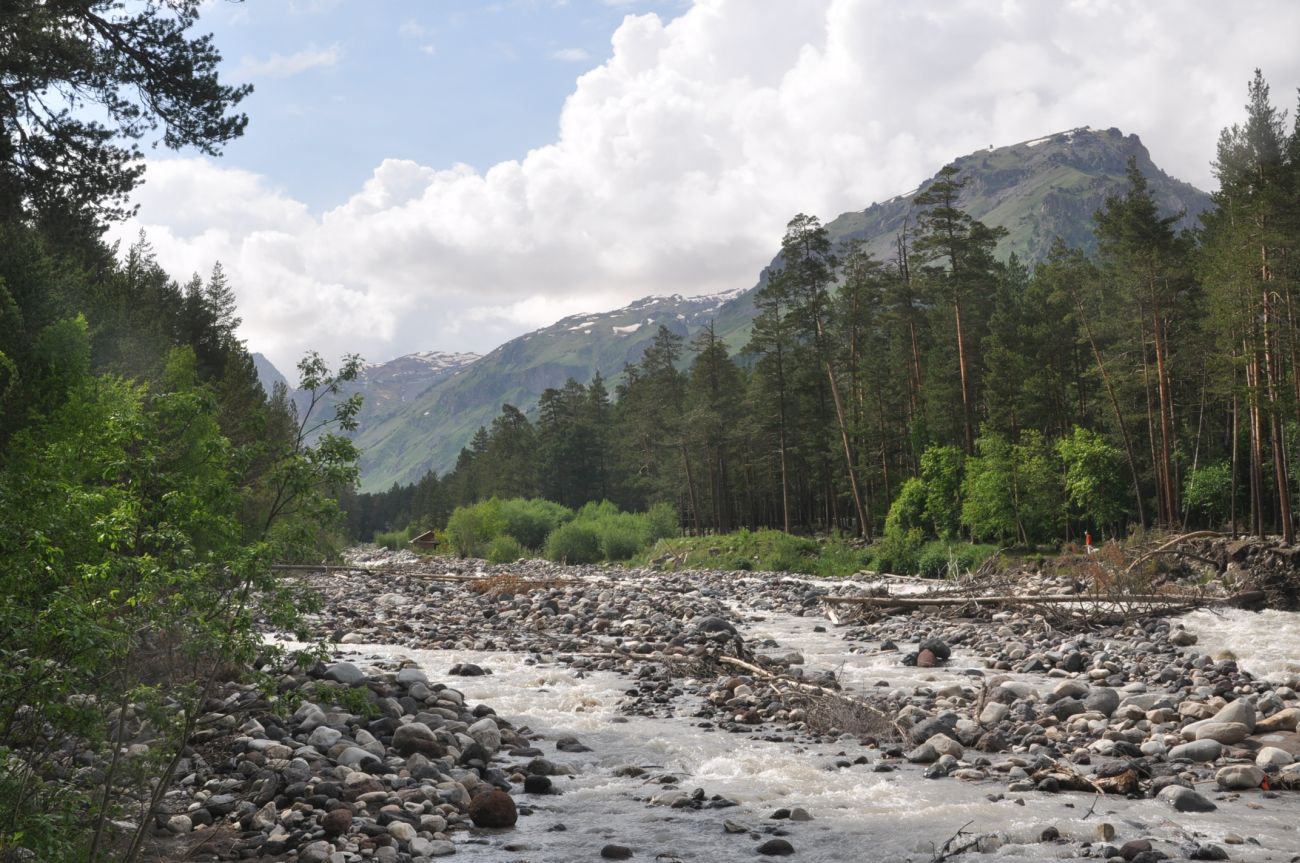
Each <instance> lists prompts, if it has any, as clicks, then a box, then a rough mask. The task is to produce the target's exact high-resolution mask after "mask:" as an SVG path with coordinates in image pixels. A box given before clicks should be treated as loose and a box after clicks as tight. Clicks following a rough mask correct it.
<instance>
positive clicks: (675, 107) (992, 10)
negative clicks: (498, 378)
mask: <svg viewBox="0 0 1300 863" xmlns="http://www.w3.org/2000/svg"><path fill="white" fill-rule="evenodd" d="M198 29H199V30H200V31H202V32H212V33H213V36H214V42H215V44H216V46H217V48H218V49H219V50H220V51H221V53H222V55H223V58H224V59H223V63H222V75H223V79H225V80H226V81H227V82H229V83H245V82H247V83H251V84H253V85H254V88H255V90H254V93H253V95H252V96H250V97H249V98H247V99H246V100H245V101H244V102H243V103H242V104H241V106H240V107H241V109H242V110H243V111H245V112H246V113H247V114H248V116H249V124H248V129H247V131H246V133H245V135H244V137H243V138H241V139H239V140H237V141H235V142H233V143H232V144H230V145H229V146H228V147H227V148H226V150H225V152H224V154H223V155H222V156H221V157H220V158H215V159H214V158H210V157H203V156H198V155H196V154H194V153H187V152H184V151H182V152H179V153H174V152H170V151H167V150H165V149H162V148H158V149H151V150H148V151H147V153H146V156H147V162H148V166H147V172H146V180H145V183H144V185H142V186H141V187H140V188H139V189H138V190H137V192H136V194H135V202H136V203H137V204H138V207H139V210H138V213H137V215H136V217H135V218H133V219H131V220H130V221H128V222H125V223H122V224H119V225H117V226H115V227H114V229H113V231H112V234H111V238H115V239H120V240H122V243H123V247H125V245H127V244H129V243H130V242H131V241H133V240H134V239H135V237H136V236H137V235H138V233H139V231H140V230H142V229H143V230H144V231H145V234H146V236H147V238H148V240H149V242H150V244H151V245H152V247H153V249H154V252H155V254H156V256H157V258H158V261H159V262H160V263H161V264H162V266H163V267H164V268H166V269H167V270H168V272H170V273H172V274H173V275H174V276H175V277H176V278H177V279H179V280H185V279H188V278H189V276H190V275H191V274H192V273H196V272H197V273H200V274H204V275H206V274H207V273H209V272H210V271H211V269H212V265H213V263H214V262H216V261H220V262H221V263H222V265H223V267H224V268H225V270H226V273H227V276H228V278H229V281H230V283H231V286H232V287H233V289H234V291H235V294H236V297H237V299H238V302H239V312H240V315H241V317H242V318H243V324H242V325H241V328H240V335H241V337H243V338H244V339H245V341H246V343H247V345H248V347H249V349H250V350H252V351H259V352H261V353H264V354H266V355H267V356H268V357H269V358H270V359H271V360H272V362H274V363H275V364H276V366H277V367H279V368H280V369H281V370H284V371H287V370H291V369H292V368H293V366H294V365H295V364H296V362H297V360H298V359H299V358H300V357H301V356H302V355H303V354H304V352H306V351H308V350H316V351H319V352H320V353H321V354H322V355H324V356H325V357H326V358H327V359H330V360H336V359H337V358H338V357H340V356H341V355H343V354H344V353H359V354H361V355H362V356H363V357H364V358H365V359H367V360H369V361H375V362H382V361H385V360H388V359H392V358H393V357H396V356H400V355H403V354H407V353H413V352H416V351H427V350H441V351H476V352H479V353H485V352H487V351H489V350H491V349H492V348H494V347H496V346H497V345H499V344H501V343H503V342H505V341H507V340H509V339H511V338H513V337H515V336H518V335H521V334H523V333H526V332H529V331H531V330H534V329H537V328H539V327H543V326H546V325H548V324H550V323H553V322H554V321H556V320H558V319H559V318H561V317H564V316H566V315H569V314H579V313H583V312H597V311H604V310H609V309H614V308H617V307H620V306H622V305H626V304H627V303H629V302H631V301H633V300H635V299H639V298H641V297H644V296H647V295H650V294H672V293H680V294H685V295H688V296H689V295H696V294H708V293H714V292H718V291H722V290H731V289H736V288H746V287H749V286H751V285H753V284H754V282H755V281H756V279H757V276H758V273H759V271H760V270H761V269H762V267H763V266H764V265H765V264H767V263H768V262H769V261H770V260H771V258H772V255H773V254H774V252H775V251H776V249H777V248H778V247H779V245H780V239H781V235H782V233H783V231H784V227H785V224H786V222H787V221H789V219H790V218H791V217H792V216H793V215H795V214H796V213H799V212H805V213H810V214H813V215H816V216H818V217H820V218H821V219H822V220H823V221H829V220H830V219H832V218H834V217H835V216H836V215H838V214H840V213H842V212H846V211H849V210H861V209H863V208H865V207H867V206H868V205H870V204H871V203H872V202H874V201H877V200H884V199H887V198H890V197H893V196H894V195H897V194H899V193H902V192H906V191H909V190H911V189H913V188H915V187H916V186H917V185H918V184H919V183H921V182H922V181H924V180H925V179H926V178H928V177H929V176H931V175H933V174H934V172H935V171H937V170H938V169H939V168H940V167H942V166H943V165H945V164H946V163H948V162H950V161H952V160H953V159H955V158H956V157H958V156H961V155H964V154H966V153H969V152H972V151H974V150H976V149H980V148H983V147H989V146H994V145H996V146H1002V145H1006V144H1012V143H1016V142H1019V141H1023V140H1026V139H1030V138H1037V137H1041V136H1043V135H1046V134H1049V133H1052V132H1057V131H1062V130H1066V129H1071V128H1075V127H1079V126H1093V127H1097V128H1109V127H1112V126H1115V127H1118V128H1120V129H1121V130H1123V131H1124V132H1125V133H1136V134H1138V135H1139V136H1141V138H1142V140H1143V142H1144V143H1145V144H1146V145H1147V147H1148V148H1149V149H1150V151H1151V154H1152V157H1153V159H1154V160H1155V162H1156V164H1157V165H1159V166H1160V167H1162V168H1163V169H1164V170H1165V171H1167V172H1168V173H1170V174H1173V175H1174V176H1176V177H1178V178H1180V179H1183V180H1186V181H1188V182H1191V183H1193V184H1194V185H1196V186H1199V187H1200V188H1202V189H1206V190H1213V188H1214V187H1215V181H1214V177H1213V170H1212V160H1213V158H1214V149H1215V144H1216V141H1217V139H1218V135H1219V132H1220V131H1221V130H1222V129H1223V128H1224V127H1226V126H1229V125H1231V124H1232V123H1235V122H1239V121H1240V120H1241V119H1242V118H1243V116H1244V111H1243V105H1244V103H1245V100H1246V84H1247V81H1248V80H1249V79H1250V77H1251V76H1252V74H1253V70H1254V69H1255V68H1256V67H1259V68H1261V69H1263V72H1264V75H1265V78H1266V79H1267V80H1268V81H1269V83H1270V84H1271V85H1272V93H1273V100H1274V103H1275V104H1276V105H1278V106H1279V107H1282V108H1287V109H1294V107H1295V105H1296V94H1297V89H1296V88H1297V85H1298V84H1300V52H1297V51H1296V50H1295V45H1294V42H1295V40H1294V38H1293V37H1294V35H1295V34H1297V33H1300V3H1295V2H1291V0H1253V2H1252V0H1238V2H1235V3H1232V4H1228V3H1224V2H1221V0H1060V2H1047V0H1000V2H999V0H943V2H940V0H935V2H925V3H921V2H908V3H903V2H895V0H694V2H691V0H500V2H481V3H480V2H471V0H247V2H231V0H207V2H205V3H204V6H203V13H202V17H201V19H200V21H199V24H198Z"/></svg>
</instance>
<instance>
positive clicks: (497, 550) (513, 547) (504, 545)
mask: <svg viewBox="0 0 1300 863" xmlns="http://www.w3.org/2000/svg"><path fill="white" fill-rule="evenodd" d="M483 557H484V558H485V559H486V560H487V562H488V563H514V562H515V561H516V560H519V558H521V557H527V554H526V549H525V548H524V547H523V546H522V545H520V543H519V540H517V539H515V538H514V537H513V536H510V535H509V534H506V533H503V534H500V535H498V536H495V537H493V538H492V541H491V542H489V543H488V544H487V551H486V552H485V553H484V555H483Z"/></svg>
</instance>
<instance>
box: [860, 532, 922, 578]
mask: <svg viewBox="0 0 1300 863" xmlns="http://www.w3.org/2000/svg"><path fill="white" fill-rule="evenodd" d="M924 546H925V534H924V533H922V532H921V529H920V528H919V527H909V528H895V529H894V530H892V531H890V530H886V531H885V535H884V536H882V537H881V538H880V539H879V540H877V541H876V542H875V543H874V544H873V545H872V546H871V568H872V569H874V570H876V571H878V572H888V573H894V574H896V575H906V574H908V573H912V572H916V570H917V562H918V560H919V558H920V554H921V549H922V548H923V547H924Z"/></svg>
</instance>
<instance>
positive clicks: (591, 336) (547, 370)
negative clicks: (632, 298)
mask: <svg viewBox="0 0 1300 863" xmlns="http://www.w3.org/2000/svg"><path fill="white" fill-rule="evenodd" d="M741 293H743V292H742V291H735V292H732V293H727V294H715V295H711V296H704V297H683V296H681V295H680V294H674V295H672V296H669V297H646V298H644V299H641V300H637V301H636V302H634V303H632V304H631V305H629V306H626V307H624V308H621V309H616V310H614V311H612V312H600V313H596V314H590V315H574V316H572V317H568V318H565V319H564V320H562V321H559V322H557V323H554V324H552V325H551V326H549V327H544V328H542V329H540V330H536V331H534V332H531V333H529V334H527V335H525V336H520V337H519V338H517V339H512V340H511V341H508V342H506V343H505V344H504V345H502V346H501V347H499V348H497V349H496V350H494V351H492V352H491V353H489V354H488V355H486V356H485V357H483V358H482V359H481V360H478V361H477V362H475V363H473V364H472V365H470V366H468V367H467V368H465V369H464V370H463V371H462V372H460V373H459V374H457V375H456V376H455V378H453V379H449V380H446V381H444V382H443V383H442V384H440V385H439V386H436V387H432V388H430V389H428V390H427V391H425V392H424V393H423V394H422V395H421V396H420V397H419V398H418V399H417V400H416V401H414V402H413V403H412V404H411V405H409V406H408V407H406V408H404V409H402V410H399V411H394V412H391V413H390V414H389V415H388V416H387V418H386V419H385V420H384V421H383V422H381V423H378V424H371V423H363V424H362V426H361V428H360V429H359V430H358V434H357V437H356V441H357V444H358V446H360V447H361V450H362V457H361V477H362V480H361V485H362V489H363V490H365V491H375V490H379V489H383V488H387V487H388V486H389V485H391V484H392V483H393V482H411V481H413V480H415V479H419V478H420V477H421V476H423V475H424V473H425V472H426V471H428V470H429V469H430V468H433V469H435V470H437V471H438V472H440V473H442V472H444V471H446V470H448V469H450V467H451V466H452V465H454V464H455V462H456V456H457V454H458V453H459V452H460V450H461V448H462V447H463V446H465V444H466V443H467V442H468V441H469V439H470V438H471V437H472V436H473V435H474V432H475V431H476V430H477V429H478V427H479V426H486V425H489V424H490V423H491V422H492V420H493V418H494V417H496V415H497V414H498V413H500V412H501V405H502V404H512V405H515V406H516V407H518V408H520V409H523V410H529V409H531V408H532V407H534V406H535V405H536V404H537V399H538V397H539V396H541V394H542V391H543V390H545V389H546V388H547V387H562V386H564V383H565V381H567V380H568V379H569V378H570V377H573V378H577V379H578V380H579V381H582V382H583V383H586V382H587V381H589V380H591V378H592V376H593V375H594V374H595V372H597V371H599V372H600V373H601V374H602V375H604V376H605V377H606V378H607V379H609V380H611V381H612V380H613V379H614V378H616V377H617V376H618V374H619V373H620V372H621V371H622V370H623V366H624V365H626V364H627V363H631V362H636V361H637V360H639V359H640V358H641V354H642V353H644V352H645V349H646V346H647V345H648V344H649V343H650V341H651V340H652V339H653V338H654V335H655V332H656V331H657V330H658V329H659V325H660V324H663V325H664V326H666V327H668V329H670V330H672V331H673V332H675V333H678V334H679V335H682V336H689V335H691V334H693V333H695V332H698V331H699V329H700V328H701V327H703V326H704V325H706V324H707V323H708V322H709V320H710V319H712V318H714V317H716V316H717V315H718V314H719V311H720V309H721V308H722V307H723V305H724V304H726V303H727V302H729V301H732V300H735V299H737V298H738V297H739V296H740V294H741ZM610 389H611V390H612V389H613V385H612V383H611V386H610Z"/></svg>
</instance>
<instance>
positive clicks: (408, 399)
mask: <svg viewBox="0 0 1300 863" xmlns="http://www.w3.org/2000/svg"><path fill="white" fill-rule="evenodd" d="M479 358H480V357H479V355H478V354H474V353H447V352H444V351H423V352H421V353H417V354H407V355H405V356H401V357H398V358H397V359H394V360H389V361H388V362H384V363H366V364H365V365H364V366H362V368H361V372H360V373H359V374H358V375H357V379H356V380H355V381H353V382H352V383H350V384H347V385H345V386H343V387H340V391H339V395H338V398H339V399H346V398H348V397H349V396H351V395H352V394H353V393H358V392H359V393H361V395H362V400H361V413H360V414H359V415H358V417H357V421H358V431H359V433H360V432H361V431H364V430H365V429H368V428H373V427H377V426H380V425H382V424H383V422H384V421H385V420H386V419H388V417H390V416H392V415H393V414H395V413H397V412H399V411H400V410H401V409H402V408H403V407H405V406H406V405H408V404H411V403H412V402H414V401H415V400H416V399H418V398H419V397H420V396H421V395H423V394H424V393H425V392H426V391H427V390H428V389H429V388H430V387H434V386H436V385H437V384H439V383H442V382H443V381H446V380H448V379H449V378H452V377H454V376H455V375H456V374H458V373H459V372H461V371H462V370H463V369H465V368H466V367H467V366H469V365H470V364H471V363H474V362H476V361H477V360H478V359H479ZM253 363H254V365H255V366H256V368H257V378H258V380H259V381H260V382H261V384H262V387H263V389H265V390H266V391H267V393H268V394H269V393H270V392H272V390H273V387H274V386H275V384H276V383H277V382H285V383H286V385H287V382H286V381H285V377H284V375H283V374H281V373H280V371H279V369H277V368H276V367H275V366H274V365H272V363H271V361H270V360H268V359H267V358H266V357H264V356H262V355H261V354H253ZM289 396H290V398H291V399H292V401H293V403H294V406H295V407H297V408H298V410H299V412H301V411H303V410H305V409H306V408H307V406H308V404H309V402H310V399H311V396H310V394H308V393H306V392H303V391H302V390H298V389H291V390H290V391H289ZM333 404H334V400H333V399H326V400H325V401H323V402H322V403H321V404H320V405H318V406H317V408H316V410H317V411H318V412H320V415H324V414H325V412H326V411H328V410H330V408H331V406H332V405H333Z"/></svg>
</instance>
